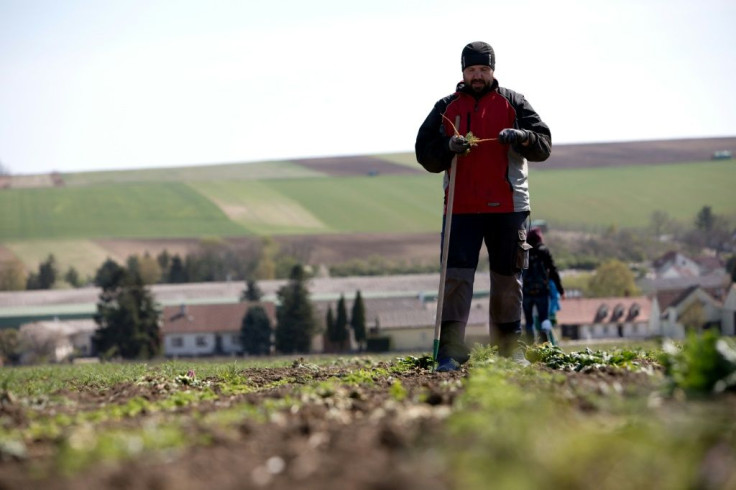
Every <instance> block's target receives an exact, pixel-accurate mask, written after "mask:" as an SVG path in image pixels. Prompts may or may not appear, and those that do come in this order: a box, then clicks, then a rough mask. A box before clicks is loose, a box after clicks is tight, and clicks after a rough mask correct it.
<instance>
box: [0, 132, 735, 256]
mask: <svg viewBox="0 0 736 490" xmlns="http://www.w3.org/2000/svg"><path fill="white" fill-rule="evenodd" d="M734 142H736V139H735V138H725V139H721V140H717V139H716V140H702V141H701V140H693V141H690V143H688V144H687V145H685V144H684V143H683V142H682V141H681V142H679V146H678V145H675V144H674V143H673V145H672V147H671V148H670V149H669V150H667V151H665V150H663V149H662V148H664V147H663V144H664V143H662V142H654V143H657V144H654V143H652V144H650V145H645V144H643V143H636V144H633V143H632V144H631V145H630V146H629V147H626V145H624V144H606V145H570V146H569V147H565V146H560V147H557V148H558V151H557V152H556V153H555V154H554V155H553V156H556V157H557V159H554V158H552V159H550V161H549V162H545V163H542V164H535V163H532V164H531V165H530V188H531V192H532V208H533V209H532V217H533V218H538V219H545V220H547V221H548V222H549V224H550V225H551V226H552V227H556V228H564V229H572V230H574V229H602V228H606V227H608V226H611V225H616V226H618V227H619V228H625V227H646V226H648V224H649V221H650V217H651V215H652V213H653V212H654V211H665V212H666V213H668V214H669V216H670V217H671V218H673V219H675V220H677V221H679V222H681V223H685V224H690V223H692V222H693V219H694V217H695V215H696V213H697V212H698V211H699V210H700V209H701V208H702V207H703V206H710V207H711V208H712V210H713V212H714V213H716V214H718V215H722V216H725V217H726V218H728V219H730V220H732V221H733V220H736V199H734V197H733V195H734V190H733V189H734V187H735V184H736V162H734V161H732V160H724V161H712V160H708V159H707V158H709V154H708V148H711V149H714V150H715V149H729V148H731V147H732V146H734V145H733V144H734ZM706 143H708V144H710V145H711V146H707V145H706ZM683 145H684V146H683ZM576 148H577V152H576V151H575V149H576ZM626 148H629V149H630V151H631V155H633V156H632V157H631V158H632V159H633V158H642V159H648V160H651V162H652V163H651V164H646V163H641V162H638V161H636V160H629V161H628V162H627V164H622V162H626V160H625V159H624V155H625V154H626V152H625V149H626ZM686 150H687V151H686ZM591 154H594V155H596V156H597V159H596V165H587V166H586V163H585V162H586V160H587V159H589V158H590V155H591ZM663 154H664V155H666V157H667V158H670V159H672V161H676V162H679V163H670V164H666V163H663V162H662V161H660V160H661V159H662V158H663V156H662V155H663ZM693 154H697V155H703V159H702V160H701V161H691V162H682V158H681V157H682V156H683V155H693ZM678 155H679V156H680V157H678ZM560 159H562V160H560ZM657 159H659V160H657ZM62 177H63V181H64V183H65V186H63V187H43V188H11V189H4V190H0V209H2V218H1V219H0V256H1V257H8V256H9V255H11V256H12V255H14V256H16V257H19V258H20V259H21V260H22V261H23V262H24V263H25V264H26V266H27V267H29V268H34V267H35V265H36V264H37V263H38V261H39V260H41V259H42V258H43V257H45V255H46V254H47V252H48V253H55V254H57V259H59V261H60V262H61V263H62V265H64V264H65V263H69V264H73V263H77V262H79V260H80V255H83V256H84V257H88V258H89V260H88V262H90V264H87V265H85V266H83V267H82V268H83V269H89V268H90V267H92V266H93V262H95V263H96V262H97V261H98V260H99V258H100V257H102V256H103V255H107V256H110V257H113V258H119V257H120V256H121V255H124V249H130V250H140V249H141V248H142V246H141V247H139V246H136V245H135V242H136V241H138V242H140V243H142V242H143V241H145V242H146V243H147V244H151V243H154V242H156V241H158V242H159V243H161V244H163V243H171V240H185V241H188V243H189V244H188V245H184V244H182V247H190V246H191V244H192V243H196V241H197V240H199V239H202V238H211V237H221V238H233V239H238V240H240V239H257V237H259V236H275V237H281V238H280V240H282V241H283V239H284V238H286V237H297V236H302V237H304V238H303V240H307V237H310V238H308V240H310V241H311V243H312V247H325V246H326V245H327V244H329V243H330V239H329V237H330V236H333V237H337V236H341V237H347V236H350V237H355V239H354V240H353V239H352V238H351V240H340V243H341V244H342V245H341V246H343V247H350V246H354V247H358V248H360V243H361V236H366V237H367V238H366V243H365V246H366V247H369V248H370V247H376V246H377V244H380V243H383V242H384V241H385V242H386V243H395V244H396V247H395V248H396V249H403V248H406V250H409V253H411V250H413V249H417V248H419V247H425V245H426V242H427V240H430V241H431V242H432V243H434V241H435V237H436V236H437V235H438V233H439V229H440V224H441V211H442V175H439V174H429V173H427V172H424V171H423V170H422V169H421V167H420V166H419V165H418V164H417V163H416V162H415V161H414V157H413V154H411V153H406V154H391V155H382V156H373V157H334V158H332V159H314V160H313V161H310V160H299V161H292V162H261V163H249V164H222V165H211V166H199V167H180V168H175V169H147V170H131V171H114V172H86V173H78V174H69V175H63V176H62ZM380 236H385V237H387V238H386V240H381V239H380ZM399 236H401V237H404V238H401V239H400V240H399V241H398V242H397V241H395V238H394V239H389V238H388V237H399ZM248 237H251V238H248ZM312 237H314V238H312ZM412 237H416V240H421V244H419V243H418V242H416V240H415V238H412ZM420 237H421V238H420ZM392 240H394V241H392ZM296 241H297V242H298V240H296ZM333 241H337V240H333ZM118 242H119V243H121V244H125V246H120V247H118V246H115V244H116V243H118ZM290 242H294V240H290ZM182 243H184V242H182ZM305 243H306V242H305ZM399 243H403V244H404V246H400V245H399ZM351 244H352V245H351ZM369 244H373V245H369ZM147 246H148V245H146V247H147ZM425 248H426V247H425ZM146 249H148V248H145V249H144V250H146ZM428 249H431V253H435V250H434V248H433V247H429V248H428ZM381 250H382V252H381V253H382V254H383V253H387V251H386V250H384V249H383V248H382V249H381ZM151 251H152V253H154V252H155V251H156V247H153V250H151ZM356 251H357V249H356ZM340 253H344V252H340ZM369 253H372V252H371V250H368V249H366V250H361V255H363V256H365V255H366V254H369Z"/></svg>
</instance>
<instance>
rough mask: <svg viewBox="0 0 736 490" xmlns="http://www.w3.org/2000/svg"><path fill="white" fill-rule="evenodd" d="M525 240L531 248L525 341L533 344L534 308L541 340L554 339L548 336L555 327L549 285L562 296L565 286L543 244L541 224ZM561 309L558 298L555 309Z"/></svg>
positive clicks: (525, 277) (524, 280)
mask: <svg viewBox="0 0 736 490" xmlns="http://www.w3.org/2000/svg"><path fill="white" fill-rule="evenodd" d="M526 240H527V243H528V244H529V245H531V247H532V248H531V249H530V250H529V267H528V268H527V269H526V270H525V271H524V274H523V276H522V283H523V286H522V291H523V294H524V299H523V306H524V321H525V325H524V341H525V342H526V343H527V344H528V345H532V344H534V343H535V339H534V330H535V328H534V324H535V322H534V310H535V309H536V313H537V315H536V317H537V321H538V322H539V326H540V330H539V341H540V343H543V342H549V341H552V338H551V337H550V335H549V332H550V330H552V322H551V320H550V318H549V315H550V304H551V301H550V298H551V294H550V286H551V287H553V288H554V289H555V290H556V291H557V293H558V294H559V295H560V297H561V298H564V297H565V289H564V288H563V287H562V280H561V279H560V274H559V272H558V271H557V267H556V266H555V261H554V259H553V258H552V253H551V252H550V251H549V248H547V245H545V244H544V239H543V237H542V230H541V229H540V228H538V227H534V228H532V229H531V230H529V235H528V236H527V239H526ZM553 307H554V305H553ZM559 309H560V308H559V301H557V305H556V309H555V310H554V311H555V312H557V310H559Z"/></svg>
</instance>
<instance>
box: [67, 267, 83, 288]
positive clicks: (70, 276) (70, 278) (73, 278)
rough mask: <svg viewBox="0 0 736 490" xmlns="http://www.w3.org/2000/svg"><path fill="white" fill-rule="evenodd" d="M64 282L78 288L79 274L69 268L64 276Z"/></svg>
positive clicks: (80, 281)
mask: <svg viewBox="0 0 736 490" xmlns="http://www.w3.org/2000/svg"><path fill="white" fill-rule="evenodd" d="M64 280H65V281H66V282H68V283H69V284H70V285H71V286H72V287H75V288H78V287H80V286H81V285H82V280H81V279H80V278H79V272H77V269H75V268H74V267H69V269H68V270H67V271H66V274H64Z"/></svg>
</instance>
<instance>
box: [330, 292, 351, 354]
mask: <svg viewBox="0 0 736 490" xmlns="http://www.w3.org/2000/svg"><path fill="white" fill-rule="evenodd" d="M349 339H350V332H349V331H348V311H347V308H346V307H345V297H344V296H343V295H340V299H339V300H338V301H337V318H336V319H335V338H334V342H335V344H336V345H337V346H338V349H339V350H341V351H343V350H346V349H347V348H348V347H349V346H350V342H349Z"/></svg>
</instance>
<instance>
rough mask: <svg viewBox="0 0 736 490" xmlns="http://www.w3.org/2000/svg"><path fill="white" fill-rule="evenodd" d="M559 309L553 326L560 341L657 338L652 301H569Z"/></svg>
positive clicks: (643, 298) (655, 305)
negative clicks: (557, 331)
mask: <svg viewBox="0 0 736 490" xmlns="http://www.w3.org/2000/svg"><path fill="white" fill-rule="evenodd" d="M561 306H562V309H561V310H560V311H558V312H557V325H558V326H559V329H560V333H561V335H562V337H563V338H568V339H572V340H578V339H581V340H593V339H612V338H629V339H644V338H649V337H654V336H658V335H660V325H659V305H658V303H657V301H656V298H649V297H647V296H636V297H628V296H627V297H616V298H571V299H565V300H563V301H562V302H561Z"/></svg>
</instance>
